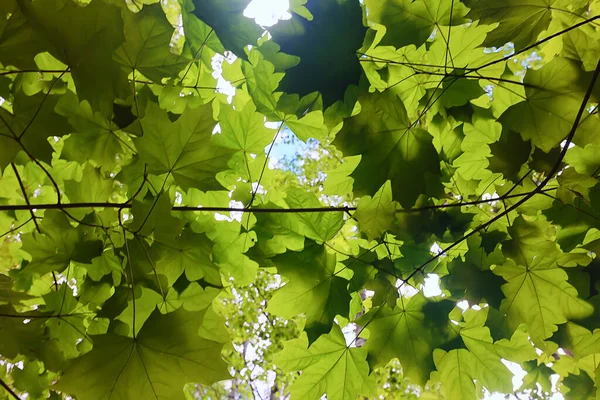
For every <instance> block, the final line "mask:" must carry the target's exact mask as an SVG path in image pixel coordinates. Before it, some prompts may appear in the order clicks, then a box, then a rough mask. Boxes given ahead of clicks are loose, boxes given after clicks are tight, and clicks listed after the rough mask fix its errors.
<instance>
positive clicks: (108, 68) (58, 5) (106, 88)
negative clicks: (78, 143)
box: [19, 0, 130, 116]
mask: <svg viewBox="0 0 600 400" xmlns="http://www.w3.org/2000/svg"><path fill="white" fill-rule="evenodd" d="M19 4H20V6H21V9H22V10H23V12H24V14H25V15H26V16H27V18H28V19H29V20H30V21H31V22H32V25H33V26H34V27H35V28H36V30H37V31H38V32H39V35H41V36H43V37H45V38H47V39H48V41H50V42H51V43H52V45H53V49H52V51H51V53H52V55H53V56H54V57H56V58H57V59H58V60H60V61H62V62H63V63H65V64H67V65H69V67H70V70H71V76H72V77H73V81H74V82H75V85H76V86H77V94H78V96H79V98H80V99H81V100H87V101H88V102H89V104H90V105H91V106H92V108H93V109H94V110H95V111H99V112H101V113H102V114H104V115H107V116H108V115H110V114H111V112H112V104H113V101H114V99H115V98H125V97H127V95H128V94H129V92H130V85H129V83H128V81H127V73H126V72H125V71H124V70H122V69H121V67H120V66H119V65H117V64H116V63H115V62H113V60H112V54H113V52H114V51H115V50H117V48H118V47H119V46H121V45H122V44H123V40H124V35H123V19H122V17H121V10H120V8H119V7H118V6H115V5H112V4H110V3H107V2H105V1H94V2H92V3H90V4H88V5H87V6H85V7H81V6H79V5H77V4H76V3H75V2H72V1H69V0H50V1H45V2H43V3H41V2H37V1H36V2H34V1H32V0H20V1H19Z"/></svg>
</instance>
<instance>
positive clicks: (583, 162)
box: [565, 143, 600, 176]
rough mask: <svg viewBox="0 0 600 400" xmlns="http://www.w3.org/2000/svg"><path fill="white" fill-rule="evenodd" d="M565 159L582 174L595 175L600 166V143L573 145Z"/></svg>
mask: <svg viewBox="0 0 600 400" xmlns="http://www.w3.org/2000/svg"><path fill="white" fill-rule="evenodd" d="M565 161H566V162H567V163H569V165H571V166H573V168H575V170H576V171H577V172H579V173H580V174H584V175H590V176H593V175H594V174H595V173H596V172H597V171H598V169H599V168H600V144H594V143H590V144H588V145H586V146H585V147H583V148H582V147H579V146H576V147H573V148H571V149H569V151H567V155H566V156H565Z"/></svg>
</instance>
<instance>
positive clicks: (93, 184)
mask: <svg viewBox="0 0 600 400" xmlns="http://www.w3.org/2000/svg"><path fill="white" fill-rule="evenodd" d="M113 185H114V181H113V180H112V179H105V178H104V177H103V176H102V173H101V172H100V169H99V168H94V167H93V166H92V165H91V164H89V163H87V164H86V165H85V167H84V168H83V177H82V178H81V180H80V181H77V180H68V181H65V194H66V195H67V196H68V197H69V201H70V202H71V203H94V202H97V203H106V202H109V200H110V197H111V195H112V193H113ZM90 211H93V210H92V209H87V210H86V209H83V208H82V209H77V210H73V211H72V212H71V214H72V215H74V216H79V217H80V218H81V217H83V216H84V215H85V214H87V213H88V212H90Z"/></svg>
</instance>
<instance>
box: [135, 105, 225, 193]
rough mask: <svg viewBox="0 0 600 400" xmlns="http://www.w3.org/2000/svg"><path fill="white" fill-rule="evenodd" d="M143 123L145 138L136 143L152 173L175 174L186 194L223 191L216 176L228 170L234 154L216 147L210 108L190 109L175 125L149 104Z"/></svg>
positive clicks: (157, 107)
mask: <svg viewBox="0 0 600 400" xmlns="http://www.w3.org/2000/svg"><path fill="white" fill-rule="evenodd" d="M141 122H142V129H143V132H144V136H142V137H141V138H138V139H135V140H134V143H135V145H136V147H137V149H138V152H139V154H140V157H141V159H142V160H143V161H144V162H145V163H146V164H148V169H149V171H150V173H153V174H165V173H171V174H172V175H173V177H174V178H175V182H176V183H177V184H178V185H179V186H181V187H182V188H183V189H184V190H187V189H189V188H191V187H194V188H198V189H201V190H215V189H220V188H221V185H220V184H219V183H218V182H217V180H216V178H215V175H216V174H217V172H220V171H222V170H223V169H226V168H227V162H228V161H229V159H230V158H231V156H232V154H233V152H232V151H231V150H229V149H225V148H223V147H220V146H217V145H216V144H215V141H216V139H214V136H213V135H212V130H213V128H214V127H215V124H216V122H215V120H214V119H213V117H212V107H211V106H210V105H204V106H201V107H200V108H197V109H188V110H186V112H184V113H183V114H182V115H181V116H180V117H179V118H178V119H177V121H175V122H171V121H170V120H169V117H168V115H167V113H166V112H165V111H163V110H162V109H160V108H159V106H158V105H157V104H155V103H152V102H148V105H147V109H146V115H145V116H144V118H142V120H141Z"/></svg>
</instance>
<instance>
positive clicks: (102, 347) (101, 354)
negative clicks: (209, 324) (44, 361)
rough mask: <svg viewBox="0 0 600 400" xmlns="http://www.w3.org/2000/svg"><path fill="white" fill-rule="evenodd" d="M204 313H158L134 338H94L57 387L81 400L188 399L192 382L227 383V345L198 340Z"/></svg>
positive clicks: (111, 335) (66, 371)
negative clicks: (185, 389)
mask: <svg viewBox="0 0 600 400" xmlns="http://www.w3.org/2000/svg"><path fill="white" fill-rule="evenodd" d="M205 314H206V312H205V311H203V312H195V313H191V312H187V311H183V310H182V309H180V310H177V311H175V312H172V313H169V314H166V315H161V314H160V313H158V312H155V313H154V314H153V315H152V316H151V317H150V318H149V319H148V320H147V321H146V323H145V325H144V328H143V329H142V330H141V331H140V333H139V335H138V336H137V337H136V338H135V339H132V338H128V337H125V336H118V335H115V334H112V333H109V334H106V335H99V336H92V339H93V342H94V347H93V349H92V351H90V352H89V353H87V354H85V355H84V356H82V357H79V358H77V359H75V360H73V361H72V362H71V363H70V364H69V366H68V367H67V368H66V369H65V371H64V374H63V376H62V377H61V379H60V381H59V382H58V383H57V384H56V385H55V387H56V388H57V389H58V390H61V391H63V392H66V393H70V394H72V395H75V396H77V398H78V399H81V400H86V399H119V398H148V399H150V398H155V399H184V395H183V386H184V385H185V384H186V383H187V382H201V383H203V384H208V385H210V384H212V383H213V382H216V381H218V380H220V379H227V378H228V377H229V374H228V372H227V368H226V365H225V363H224V362H223V360H222V359H221V349H222V347H223V345H222V344H221V343H218V342H215V341H212V340H208V339H203V338H200V337H198V329H199V328H200V326H201V325H202V323H203V320H204V318H205Z"/></svg>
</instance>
